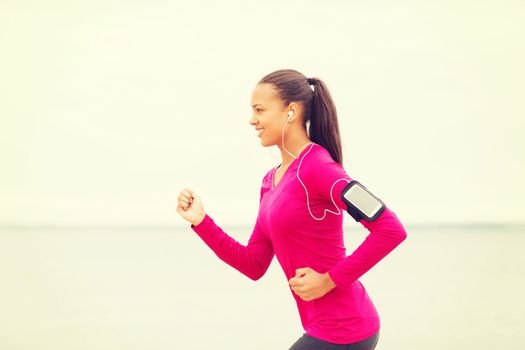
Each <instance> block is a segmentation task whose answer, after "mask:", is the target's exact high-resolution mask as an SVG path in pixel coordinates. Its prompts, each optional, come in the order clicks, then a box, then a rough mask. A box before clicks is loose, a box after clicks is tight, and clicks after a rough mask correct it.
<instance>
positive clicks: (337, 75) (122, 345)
mask: <svg viewBox="0 0 525 350" xmlns="http://www.w3.org/2000/svg"><path fill="white" fill-rule="evenodd" d="M524 14H525V3H524V2H523V1H518V0H516V1H504V2H501V1H499V2H498V1H495V0H490V1H483V2H479V1H478V2H474V1H448V0H447V1H424V2H417V1H400V2H395V3H392V2H388V1H372V2H370V1H369V2H349V1H342V0H339V1H326V2H317V1H275V0H270V1H266V2H264V3H263V2H255V1H233V0H226V1H222V2H212V1H192V2H191V3H190V2H179V1H160V0H150V1H143V0H136V1H122V0H109V1H107V0H106V1H99V0H94V1H76V2H70V1H59V0H50V1H46V2H37V1H11V0H7V1H6V0H4V1H2V3H0V47H1V50H2V54H1V55H0V62H1V64H0V77H1V78H0V96H1V97H0V101H1V102H0V291H1V292H0V296H1V298H0V309H1V310H2V312H1V313H0V348H1V349H13V350H15V349H16V350H19V349H31V350H35V349H54V350H56V349H70V348H71V347H74V348H76V349H144V348H148V349H165V348H167V347H171V348H175V349H179V348H181V349H182V348H184V349H208V348H210V347H214V348H217V349H223V348H224V349H245V348H248V347H249V348H252V349H269V348H271V349H287V348H288V347H289V346H291V344H292V343H293V342H294V341H295V340H296V339H297V338H298V337H299V336H301V335H302V333H303V332H304V331H303V330H302V328H301V325H300V320H299V316H298V313H297V310H296V307H295V304H294V300H293V298H292V296H291V295H290V294H289V293H290V292H289V290H288V286H287V281H286V279H285V278H283V277H284V274H283V272H282V271H281V269H280V266H279V264H278V262H277V261H276V259H275V261H273V262H272V265H271V266H270V269H269V270H268V272H267V274H266V275H265V276H264V277H263V278H262V279H261V280H259V281H257V282H255V283H254V282H253V281H251V280H249V279H248V278H247V277H246V276H243V275H241V274H240V273H239V272H238V271H236V270H234V269H232V268H231V267H230V266H228V265H226V264H224V263H223V262H222V261H220V260H219V259H218V258H217V257H216V256H215V255H214V254H213V252H212V251H211V250H209V248H208V247H207V246H206V245H205V244H204V243H203V242H202V241H201V240H200V238H199V237H198V236H197V235H196V234H195V233H194V232H193V231H192V230H191V229H190V227H189V223H187V222H186V221H184V220H183V219H182V218H181V217H180V216H179V215H178V214H177V212H176V206H177V196H178V194H179V192H180V191H181V190H182V189H184V188H185V187H190V188H192V189H193V190H194V191H195V192H196V193H197V194H198V195H199V196H201V199H202V200H203V204H204V207H205V210H206V212H207V213H208V214H209V215H210V216H211V217H212V218H213V219H214V220H215V221H216V222H217V223H218V224H219V225H221V227H222V228H223V229H224V230H225V231H226V232H227V233H228V234H230V235H231V236H233V237H235V238H236V239H237V240H238V241H239V242H241V243H243V244H246V243H247V241H248V238H249V235H250V233H251V230H252V228H253V225H254V222H255V218H256V216H257V211H258V201H259V190H260V185H261V180H262V177H263V176H264V174H265V173H266V172H267V171H268V170H269V169H270V168H272V167H274V166H276V165H278V164H279V163H280V152H279V150H278V148H277V147H271V148H265V147H262V146H261V145H260V139H259V138H258V137H257V134H256V132H255V130H254V127H252V126H251V125H249V119H250V116H251V113H252V111H251V108H250V98H251V93H252V90H253V88H254V86H255V84H256V83H257V81H258V80H259V79H261V78H262V77H263V76H264V75H266V74H268V73H270V72H272V71H274V70H277V69H282V68H292V69H296V70H298V71H300V72H302V73H303V74H305V75H306V76H308V77H318V78H320V79H322V80H323V81H324V82H325V83H326V84H327V85H328V87H329V89H330V92H331V94H332V97H333V99H334V102H335V104H336V106H337V111H338V117H339V123H340V125H339V126H340V130H341V136H342V142H343V159H344V165H345V169H346V171H347V172H348V174H349V175H350V176H351V177H352V178H355V179H357V180H359V181H360V182H361V183H363V184H365V186H367V188H368V189H370V190H371V191H372V192H373V193H374V194H376V195H378V197H380V198H381V199H383V200H384V202H385V203H386V204H387V205H388V206H389V207H390V208H391V209H392V210H394V211H395V213H396V214H397V215H398V217H399V219H400V220H401V221H402V222H403V224H404V225H405V228H406V229H407V233H408V238H407V240H406V241H404V242H403V243H402V244H401V245H400V246H399V247H398V248H396V249H395V250H394V251H393V252H392V253H391V254H389V255H388V256H387V257H385V258H384V259H383V260H382V261H381V262H380V263H379V264H377V265H376V266H374V267H373V268H372V269H371V270H370V271H369V272H368V273H367V274H365V275H364V276H363V277H362V278H361V279H360V280H361V281H362V283H363V284H364V285H365V287H366V288H367V291H368V293H369V294H370V296H371V298H372V299H373V301H374V302H375V303H376V306H377V308H378V311H379V313H380V316H381V322H382V328H381V338H380V340H379V343H378V346H377V348H376V349H378V350H382V349H385V350H386V349H422V348H424V349H442V348H447V349H464V348H474V347H475V348H477V349H492V348H494V347H497V348H500V349H511V348H516V347H517V346H518V344H521V342H519V337H518V333H519V331H522V330H523V328H524V327H525V303H524V302H523V300H522V298H521V296H522V295H523V294H524V292H525V290H524V289H525V258H524V255H523V254H522V251H521V250H522V248H523V246H524V243H525V235H524V233H525V216H524V214H523V212H524V209H525V206H524V205H523V203H522V198H523V197H524V195H525V185H524V183H523V179H524V178H525V156H524V149H525V147H524V146H525V141H524V140H525V138H524V136H525V135H524V134H525V105H524V103H523V96H524V92H525V86H524V85H525V84H524V81H525V69H524V65H523V62H524V61H525V42H524V41H523V35H524V34H525V25H524V22H523V16H524ZM345 234H346V236H345V241H346V243H347V253H348V254H351V252H352V251H353V250H354V249H355V248H357V246H358V245H359V244H360V243H361V242H362V241H363V239H364V238H365V237H366V235H367V234H368V231H366V230H365V228H364V227H362V226H361V225H360V224H358V223H356V222H355V221H353V220H351V218H350V217H349V216H345Z"/></svg>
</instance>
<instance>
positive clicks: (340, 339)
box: [177, 69, 407, 350]
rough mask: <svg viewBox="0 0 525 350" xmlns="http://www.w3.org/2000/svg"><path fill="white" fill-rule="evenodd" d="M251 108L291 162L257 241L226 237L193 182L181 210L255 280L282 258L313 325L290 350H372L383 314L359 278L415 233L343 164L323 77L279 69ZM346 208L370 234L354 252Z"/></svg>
mask: <svg viewBox="0 0 525 350" xmlns="http://www.w3.org/2000/svg"><path fill="white" fill-rule="evenodd" d="M251 105H252V108H253V111H254V113H253V115H252V117H251V119H250V124H251V125H253V126H254V127H255V129H256V130H260V131H259V134H258V137H260V139H261V145H262V146H264V147H267V146H272V145H276V146H278V147H279V149H280V150H281V157H282V162H281V164H279V165H278V166H277V167H274V168H272V169H270V170H269V171H268V172H267V173H266V174H265V175H264V177H263V178H262V184H261V190H260V197H259V212H258V215H257V219H256V222H255V225H254V229H253V232H252V234H251V236H250V238H249V241H248V244H247V245H246V246H244V245H242V244H240V243H239V242H238V241H236V240H235V239H233V238H232V237H231V236H229V235H228V234H226V233H225V232H224V231H223V230H222V229H221V228H220V227H219V226H218V225H217V224H216V223H215V222H214V220H213V219H212V218H211V217H210V216H209V215H208V214H206V213H205V211H204V208H203V205H202V201H201V199H200V197H199V196H198V195H197V194H196V193H195V192H194V191H193V190H192V189H191V188H185V189H184V190H182V191H181V192H180V195H179V198H178V206H177V212H178V213H179V214H180V215H181V216H182V217H183V218H184V219H185V220H187V221H189V222H190V223H191V228H192V230H193V231H194V232H195V233H196V234H197V235H198V236H199V237H200V238H201V239H202V240H203V241H204V242H205V243H206V244H207V245H208V246H209V247H210V248H211V249H212V250H213V251H214V252H215V254H216V255H217V256H218V257H219V258H220V259H221V260H223V261H224V262H226V263H227V264H229V265H230V266H232V267H233V268H235V269H237V270H238V271H240V272H241V273H243V274H244V275H246V276H248V277H249V278H251V279H252V280H254V281H255V280H258V279H259V278H261V277H262V276H263V275H264V273H265V272H266V271H267V269H268V267H269V265H270V263H271V261H272V259H273V257H274V255H275V256H276V257H277V260H278V261H279V264H280V265H281V267H282V269H283V271H284V274H285V275H286V278H287V280H288V284H289V287H290V291H291V293H292V296H293V298H294V299H295V302H296V304H297V308H298V311H299V315H300V319H301V323H302V326H303V328H304V330H305V333H303V334H302V336H301V337H300V338H299V339H297V341H296V342H295V343H294V344H293V345H292V346H291V347H290V348H289V350H307V349H309V350H314V349H315V350H332V349H334V350H335V349H337V350H343V349H345V350H372V349H374V348H375V347H376V345H377V342H378V340H379V328H380V320H379V315H378V313H377V310H376V308H375V306H374V304H373V303H372V300H371V299H370V297H369V296H368V294H367V292H366V290H365V288H364V286H363V285H362V284H361V282H360V281H359V279H358V278H359V277H361V276H362V275H363V274H364V273H365V272H367V271H368V270H369V269H370V268H372V267H373V266H374V265H375V264H376V263H377V262H379V261H380V260H381V259H382V258H384V257H385V256H386V255H387V254H388V253H390V252H391V251H392V250H393V249H394V248H395V247H397V246H398V245H399V244H400V243H401V242H402V241H403V240H405V238H406V236H407V234H406V231H405V229H404V227H403V225H402V224H401V222H400V221H399V219H398V217H397V215H396V214H395V213H394V212H393V211H391V210H390V209H389V208H388V207H387V206H386V205H385V204H384V202H383V201H382V200H380V199H379V198H377V197H376V196H375V195H373V194H372V193H371V192H370V191H368V190H367V189H366V187H364V186H363V185H362V184H360V183H359V182H358V181H356V180H353V179H352V178H350V176H349V175H348V174H347V173H346V171H345V169H344V168H343V165H342V164H343V157H342V151H341V139H340V136H339V126H338V121H337V114H336V108H335V105H334V102H333V101H332V98H331V96H330V93H329V91H328V89H327V87H326V85H325V84H324V82H323V81H322V80H320V79H318V78H307V77H306V76H304V75H303V74H301V73H299V72H298V71H296V70H292V69H282V70H277V71H275V72H273V73H270V74H268V75H266V76H265V77H264V78H262V79H261V80H260V81H259V82H258V83H257V85H256V86H255V88H254V90H253V93H252V97H251ZM345 211H346V212H347V213H348V214H349V215H351V216H352V217H353V218H354V219H355V220H356V221H357V222H359V223H361V224H362V225H363V226H364V227H365V228H366V229H367V230H368V231H369V234H368V236H367V237H366V239H365V240H364V241H363V243H362V244H361V245H360V246H359V247H358V248H357V249H356V250H355V251H354V252H353V253H352V254H351V255H349V256H346V254H345V252H346V248H345V246H344V236H343V213H344V212H345Z"/></svg>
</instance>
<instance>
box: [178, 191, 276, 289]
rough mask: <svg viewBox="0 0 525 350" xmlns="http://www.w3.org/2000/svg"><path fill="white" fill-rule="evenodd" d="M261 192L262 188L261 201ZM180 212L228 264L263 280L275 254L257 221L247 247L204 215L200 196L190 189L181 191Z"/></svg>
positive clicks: (251, 276)
mask: <svg viewBox="0 0 525 350" xmlns="http://www.w3.org/2000/svg"><path fill="white" fill-rule="evenodd" d="M262 193H263V190H262V188H261V198H262ZM259 202H260V200H259ZM177 212H178V213H179V214H180V215H181V216H182V217H183V218H184V219H186V220H187V221H189V222H190V223H191V229H192V230H193V231H195V233H197V234H198V235H199V237H200V238H201V239H202V240H203V241H204V242H205V243H206V244H207V245H208V247H210V248H211V249H212V250H213V251H214V252H215V255H217V256H218V257H219V258H220V259H221V260H223V261H224V262H226V263H227V264H228V265H230V266H232V267H233V268H235V269H237V270H238V271H240V272H241V273H243V274H244V275H246V276H248V277H249V278H251V279H252V280H254V281H256V280H258V279H259V278H261V277H262V276H263V275H264V274H265V273H266V271H267V270H268V267H269V266H270V263H271V262H272V259H273V256H274V255H275V253H274V249H273V246H272V243H271V241H270V240H269V239H268V237H267V235H266V234H265V233H264V232H263V231H262V229H261V227H260V225H259V220H258V219H257V221H256V223H255V227H254V229H253V232H252V234H251V236H250V239H249V241H248V244H247V245H246V246H244V245H242V244H240V243H239V242H237V241H236V240H235V239H233V238H232V237H230V236H229V235H228V234H227V233H226V232H224V231H223V230H222V229H221V228H220V227H219V226H218V225H217V224H216V223H215V222H214V221H213V219H212V218H211V217H210V216H209V215H208V214H206V213H205V212H204V208H203V205H202V201H201V199H200V197H199V196H198V195H196V194H195V192H193V191H192V190H191V189H190V188H186V189H184V190H183V191H181V194H180V195H179V204H178V207H177Z"/></svg>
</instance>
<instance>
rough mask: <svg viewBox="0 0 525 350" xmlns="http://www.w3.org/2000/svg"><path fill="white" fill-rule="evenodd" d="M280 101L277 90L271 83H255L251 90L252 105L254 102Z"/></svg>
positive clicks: (274, 102) (272, 102) (268, 102)
mask: <svg viewBox="0 0 525 350" xmlns="http://www.w3.org/2000/svg"><path fill="white" fill-rule="evenodd" d="M276 103H281V99H280V97H279V94H278V93H277V90H276V89H275V88H274V86H273V85H272V84H266V83H262V84H257V85H256V86H255V88H254V89H253V92H252V106H254V105H256V104H262V105H266V106H267V105H272V104H276Z"/></svg>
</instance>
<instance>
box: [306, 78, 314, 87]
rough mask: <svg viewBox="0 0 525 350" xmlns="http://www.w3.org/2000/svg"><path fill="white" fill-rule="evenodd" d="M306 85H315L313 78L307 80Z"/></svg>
mask: <svg viewBox="0 0 525 350" xmlns="http://www.w3.org/2000/svg"><path fill="white" fill-rule="evenodd" d="M307 80H308V85H315V78H308V79H307Z"/></svg>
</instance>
